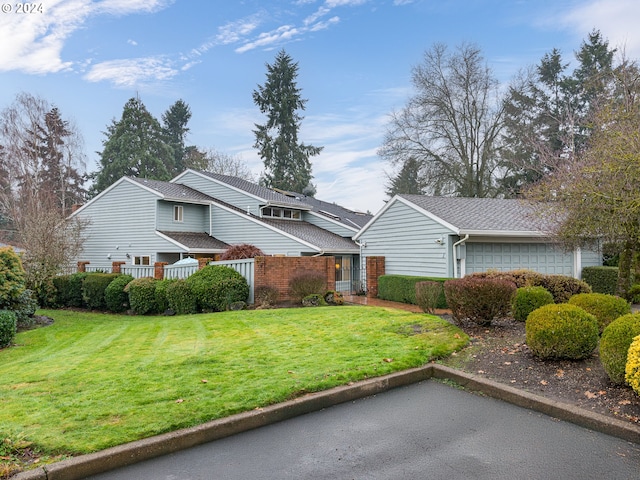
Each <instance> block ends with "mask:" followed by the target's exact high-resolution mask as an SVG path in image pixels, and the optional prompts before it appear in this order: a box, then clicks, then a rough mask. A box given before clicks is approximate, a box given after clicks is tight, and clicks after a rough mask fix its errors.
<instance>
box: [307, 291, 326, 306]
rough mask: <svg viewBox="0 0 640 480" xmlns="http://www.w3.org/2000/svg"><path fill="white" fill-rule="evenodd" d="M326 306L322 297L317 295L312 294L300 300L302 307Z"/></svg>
mask: <svg viewBox="0 0 640 480" xmlns="http://www.w3.org/2000/svg"><path fill="white" fill-rule="evenodd" d="M326 304H327V302H325V301H324V297H323V296H322V295H320V294H318V293H312V294H311V295H307V296H306V297H304V298H303V299H302V306H303V307H321V306H325V305H326Z"/></svg>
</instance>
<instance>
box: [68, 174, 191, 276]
mask: <svg viewBox="0 0 640 480" xmlns="http://www.w3.org/2000/svg"><path fill="white" fill-rule="evenodd" d="M157 204H158V197H157V196H156V195H154V194H152V193H150V192H148V191H146V190H145V189H143V188H141V187H138V186H136V185H132V184H131V183H129V182H126V181H124V182H121V183H120V184H118V185H116V186H115V187H114V188H112V189H111V190H109V191H108V192H106V193H105V194H104V195H103V196H102V197H100V198H97V199H96V200H94V202H93V203H91V204H89V205H87V206H86V207H85V208H84V209H83V210H82V211H81V212H79V213H78V216H79V218H85V219H91V222H90V223H89V225H88V226H87V228H86V230H85V238H86V240H85V242H84V249H83V252H82V253H81V254H80V255H79V256H78V258H77V260H83V261H89V262H91V267H110V266H111V262H114V261H126V262H127V264H131V263H132V262H133V257H134V256H140V255H150V256H151V262H152V263H153V262H154V261H156V260H157V259H156V253H157V252H161V251H169V252H176V251H179V250H178V248H177V247H176V246H175V245H173V244H172V243H170V242H167V241H166V240H164V239H162V238H160V237H158V236H157V235H156V234H155V230H156V206H157ZM127 253H128V254H129V256H130V258H127V257H126V254H127ZM107 255H110V256H111V258H107Z"/></svg>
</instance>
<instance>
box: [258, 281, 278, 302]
mask: <svg viewBox="0 0 640 480" xmlns="http://www.w3.org/2000/svg"><path fill="white" fill-rule="evenodd" d="M279 296H280V294H279V293H278V289H277V288H275V287H270V286H268V285H260V286H259V287H257V288H256V289H255V291H254V292H253V298H254V302H255V303H256V304H257V305H259V306H261V307H272V306H274V305H275V304H276V303H278V297H279Z"/></svg>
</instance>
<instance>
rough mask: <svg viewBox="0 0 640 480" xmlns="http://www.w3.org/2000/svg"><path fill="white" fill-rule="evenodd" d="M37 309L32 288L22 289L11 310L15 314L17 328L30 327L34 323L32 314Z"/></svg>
mask: <svg viewBox="0 0 640 480" xmlns="http://www.w3.org/2000/svg"><path fill="white" fill-rule="evenodd" d="M37 309H38V302H37V301H36V296H35V294H34V293H33V291H32V290H29V289H25V290H23V291H22V293H21V294H20V296H19V297H18V299H17V300H16V302H15V303H14V305H13V306H12V308H11V310H12V311H13V312H14V313H15V314H16V321H17V322H18V328H23V327H30V326H32V325H33V324H34V323H35V320H34V318H33V314H34V313H36V310H37Z"/></svg>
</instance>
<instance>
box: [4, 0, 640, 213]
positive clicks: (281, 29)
mask: <svg viewBox="0 0 640 480" xmlns="http://www.w3.org/2000/svg"><path fill="white" fill-rule="evenodd" d="M35 5H38V6H39V8H38V9H37V11H35V12H33V13H18V12H17V9H18V5H17V4H16V3H8V2H7V3H2V2H0V8H1V11H0V78H1V79H2V81H1V83H0V85H2V88H1V89H0V108H4V107H6V106H8V105H10V104H11V102H12V101H13V100H14V98H15V96H16V94H17V93H19V92H21V91H26V92H29V93H32V94H35V95H39V96H41V97H43V98H45V99H46V100H48V101H49V102H50V103H52V104H54V105H56V106H57V107H58V108H59V109H60V111H61V113H62V115H63V117H65V118H67V119H71V120H72V121H73V122H74V123H75V124H76V126H77V127H78V129H79V130H80V132H81V133H82V135H83V137H84V139H85V153H86V157H87V158H86V161H87V168H88V170H89V171H93V170H95V169H96V162H97V159H98V155H97V154H96V153H95V152H96V151H100V150H101V149H102V141H103V140H104V139H105V136H104V134H103V133H102V132H104V131H105V130H106V126H107V125H108V124H109V123H110V122H111V120H112V119H114V118H115V119H119V118H120V116H121V113H122V108H123V106H124V104H125V102H126V101H127V100H128V99H129V98H131V97H133V96H135V95H136V94H138V95H139V96H140V98H141V99H142V101H143V102H144V104H145V105H146V106H147V108H148V109H149V110H150V111H151V113H152V114H154V115H155V116H156V117H157V118H158V119H160V116H161V115H162V113H163V112H164V111H165V110H166V109H167V108H168V107H169V106H170V105H171V104H173V103H174V102H175V101H176V100H178V99H183V100H184V101H185V102H187V103H188V104H189V106H190V107H191V111H192V114H193V116H192V118H191V121H190V124H189V126H190V128H191V133H190V136H189V138H188V141H189V143H190V144H193V145H197V146H199V147H202V148H215V149H217V150H219V151H222V152H225V153H228V154H231V155H236V156H238V157H240V158H242V159H243V160H244V161H245V162H247V164H248V165H249V166H250V168H251V169H252V171H253V172H254V173H255V174H256V177H257V175H258V174H259V173H260V171H261V170H262V162H261V160H260V158H259V157H258V156H257V154H256V151H255V150H254V149H253V148H252V145H253V141H254V137H253V133H252V129H253V128H254V124H255V123H262V122H263V121H264V117H263V116H262V115H261V114H260V112H259V111H258V109H257V107H256V106H255V105H254V104H253V101H252V92H253V90H254V89H255V88H256V86H257V85H258V84H262V83H263V82H264V80H265V73H266V68H265V63H271V62H272V61H273V59H274V57H275V55H276V54H277V52H278V51H279V50H280V49H282V48H284V49H285V50H286V51H287V53H289V54H290V55H291V56H292V57H293V59H294V60H295V61H297V62H298V63H299V76H298V86H299V87H300V88H301V89H302V95H303V97H304V98H306V99H307V100H308V102H307V108H306V110H305V112H304V116H305V118H304V120H303V123H302V130H301V139H302V140H303V141H305V143H311V144H313V145H316V146H324V150H323V152H322V153H321V154H320V155H319V156H317V157H314V158H313V174H314V183H315V184H316V185H317V189H318V192H317V197H318V198H320V199H323V200H327V201H332V202H336V203H340V204H342V205H344V206H346V207H349V208H353V209H357V210H363V211H367V210H369V211H371V212H373V213H375V212H376V211H378V210H379V209H380V208H381V207H382V206H383V204H384V200H385V198H386V197H385V194H384V184H385V181H386V177H385V171H387V172H390V167H389V166H388V165H386V164H384V163H382V162H381V160H380V159H379V158H378V157H377V155H376V150H377V149H378V148H379V146H380V145H381V142H382V139H383V136H384V132H385V125H386V122H387V119H388V114H389V113H390V112H391V111H392V110H393V109H400V108H402V107H403V106H404V104H405V103H406V100H407V98H408V97H409V95H411V93H412V90H411V84H410V71H411V67H412V66H414V65H417V64H419V63H420V62H421V58H422V55H423V53H424V51H425V50H427V49H429V48H430V47H431V46H432V45H433V44H434V43H435V42H443V43H446V44H448V45H449V46H451V47H454V46H456V45H458V44H460V43H462V42H470V43H475V44H477V45H478V46H479V47H480V48H481V49H482V51H483V52H484V55H485V58H486V60H487V62H488V64H489V66H490V67H491V68H492V70H493V72H494V74H495V75H496V77H497V78H498V79H499V80H500V81H501V82H503V83H504V84H505V85H506V84H507V82H509V80H510V79H512V77H513V76H514V75H515V74H516V73H517V72H518V70H519V69H522V68H525V67H527V66H531V65H534V64H536V63H537V62H538V61H539V60H540V59H541V58H542V56H543V55H544V54H545V53H546V52H548V51H550V50H551V49H552V48H559V49H560V50H561V51H562V52H563V54H564V55H565V59H566V60H571V59H572V58H573V51H574V50H576V49H577V48H578V47H579V45H580V43H581V41H582V40H583V39H584V38H585V37H586V36H587V34H588V33H589V32H590V31H591V30H593V29H594V28H597V29H599V30H600V31H601V32H602V33H603V35H604V36H605V37H606V38H608V40H609V41H610V44H611V45H612V46H616V47H622V48H624V49H625V50H626V54H627V56H629V57H631V58H640V29H638V28H637V25H638V21H639V20H640V2H638V1H637V0H582V1H574V0H530V1H528V0H241V1H233V0H101V1H97V0H94V1H91V0H44V1H42V2H40V3H36V4H35Z"/></svg>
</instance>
